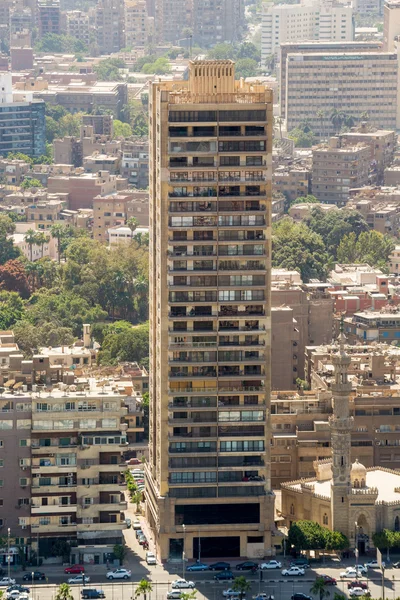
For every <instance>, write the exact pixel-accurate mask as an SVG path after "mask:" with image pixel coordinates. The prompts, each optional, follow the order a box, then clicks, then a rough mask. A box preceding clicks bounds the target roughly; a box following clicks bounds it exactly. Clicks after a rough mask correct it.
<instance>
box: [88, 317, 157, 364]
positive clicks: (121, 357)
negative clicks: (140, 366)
mask: <svg viewBox="0 0 400 600" xmlns="http://www.w3.org/2000/svg"><path fill="white" fill-rule="evenodd" d="M148 336H149V324H148V323H144V324H142V325H138V326H137V327H131V329H130V330H126V331H123V332H121V333H116V334H110V335H107V336H106V337H105V338H104V342H103V346H102V348H101V351H100V352H99V354H98V361H99V364H107V363H109V364H117V363H119V362H125V361H128V362H138V363H141V362H142V361H143V359H145V358H147V357H148V356H149V339H148Z"/></svg>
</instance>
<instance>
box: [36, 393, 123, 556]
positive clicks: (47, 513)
mask: <svg viewBox="0 0 400 600" xmlns="http://www.w3.org/2000/svg"><path fill="white" fill-rule="evenodd" d="M126 412H127V409H126V408H125V407H124V397H123V396H122V395H121V394H120V393H119V392H114V391H106V390H103V389H102V388H98V389H89V390H85V391H84V392H72V391H68V390H67V389H65V390H61V389H60V390H56V389H53V390H52V391H51V392H49V393H45V392H41V394H40V396H36V397H35V396H34V397H33V398H32V432H31V452H32V486H31V491H32V506H31V531H32V536H33V539H35V537H36V536H38V538H39V545H40V553H41V554H42V553H47V552H48V551H49V550H50V549H51V546H52V545H53V544H54V543H55V542H56V541H57V540H59V539H64V540H66V541H70V540H76V543H77V546H78V548H77V549H76V550H75V549H73V550H72V553H71V561H72V563H75V562H78V563H81V562H83V563H85V562H88V563H89V562H90V563H91V562H93V563H94V564H105V563H106V562H107V561H108V560H109V557H110V555H111V553H112V551H113V547H114V545H115V544H121V543H123V534H122V530H123V529H125V528H126V523H125V520H124V517H123V514H122V513H123V511H124V510H126V508H127V503H126V501H125V499H124V494H123V492H124V487H125V486H124V481H123V477H122V476H121V469H122V468H123V466H124V465H123V461H122V449H123V448H124V445H125V444H126V433H125V426H124V425H123V424H122V422H121V421H122V417H124V416H125V414H126ZM61 413H62V414H61ZM61 416H62V417H63V418H62V419H61V418H60V417H61Z"/></svg>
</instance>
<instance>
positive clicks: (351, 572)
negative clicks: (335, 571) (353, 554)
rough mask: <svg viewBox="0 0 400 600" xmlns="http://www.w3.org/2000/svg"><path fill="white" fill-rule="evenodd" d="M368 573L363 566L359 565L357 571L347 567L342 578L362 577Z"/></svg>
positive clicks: (342, 573) (341, 574) (341, 575)
mask: <svg viewBox="0 0 400 600" xmlns="http://www.w3.org/2000/svg"><path fill="white" fill-rule="evenodd" d="M366 573H367V569H366V568H365V567H363V566H362V565H359V566H358V567H357V569H356V568H355V567H347V569H346V570H345V571H342V572H341V573H340V577H360V576H361V575H365V574H366Z"/></svg>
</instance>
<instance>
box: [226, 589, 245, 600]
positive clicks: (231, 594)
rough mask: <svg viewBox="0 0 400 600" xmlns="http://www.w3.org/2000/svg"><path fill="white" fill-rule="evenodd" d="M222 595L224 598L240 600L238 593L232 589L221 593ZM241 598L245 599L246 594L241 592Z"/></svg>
mask: <svg viewBox="0 0 400 600" xmlns="http://www.w3.org/2000/svg"><path fill="white" fill-rule="evenodd" d="M222 595H223V596H225V598H240V592H238V591H235V590H233V589H232V588H229V589H227V590H224V591H223V592H222ZM243 598H246V593H245V592H243Z"/></svg>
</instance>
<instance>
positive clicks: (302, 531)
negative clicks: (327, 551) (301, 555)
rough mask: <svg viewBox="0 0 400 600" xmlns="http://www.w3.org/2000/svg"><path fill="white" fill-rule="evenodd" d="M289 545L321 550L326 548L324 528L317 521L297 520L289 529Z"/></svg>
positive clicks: (300, 548) (299, 549)
mask: <svg viewBox="0 0 400 600" xmlns="http://www.w3.org/2000/svg"><path fill="white" fill-rule="evenodd" d="M288 542H289V546H290V547H292V546H294V548H295V549H296V551H297V552H300V551H301V550H320V549H322V548H325V536H324V528H323V527H322V526H321V525H319V523H316V522H315V521H303V520H300V521H296V522H295V523H293V525H292V526H291V527H290V529H289V534H288Z"/></svg>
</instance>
